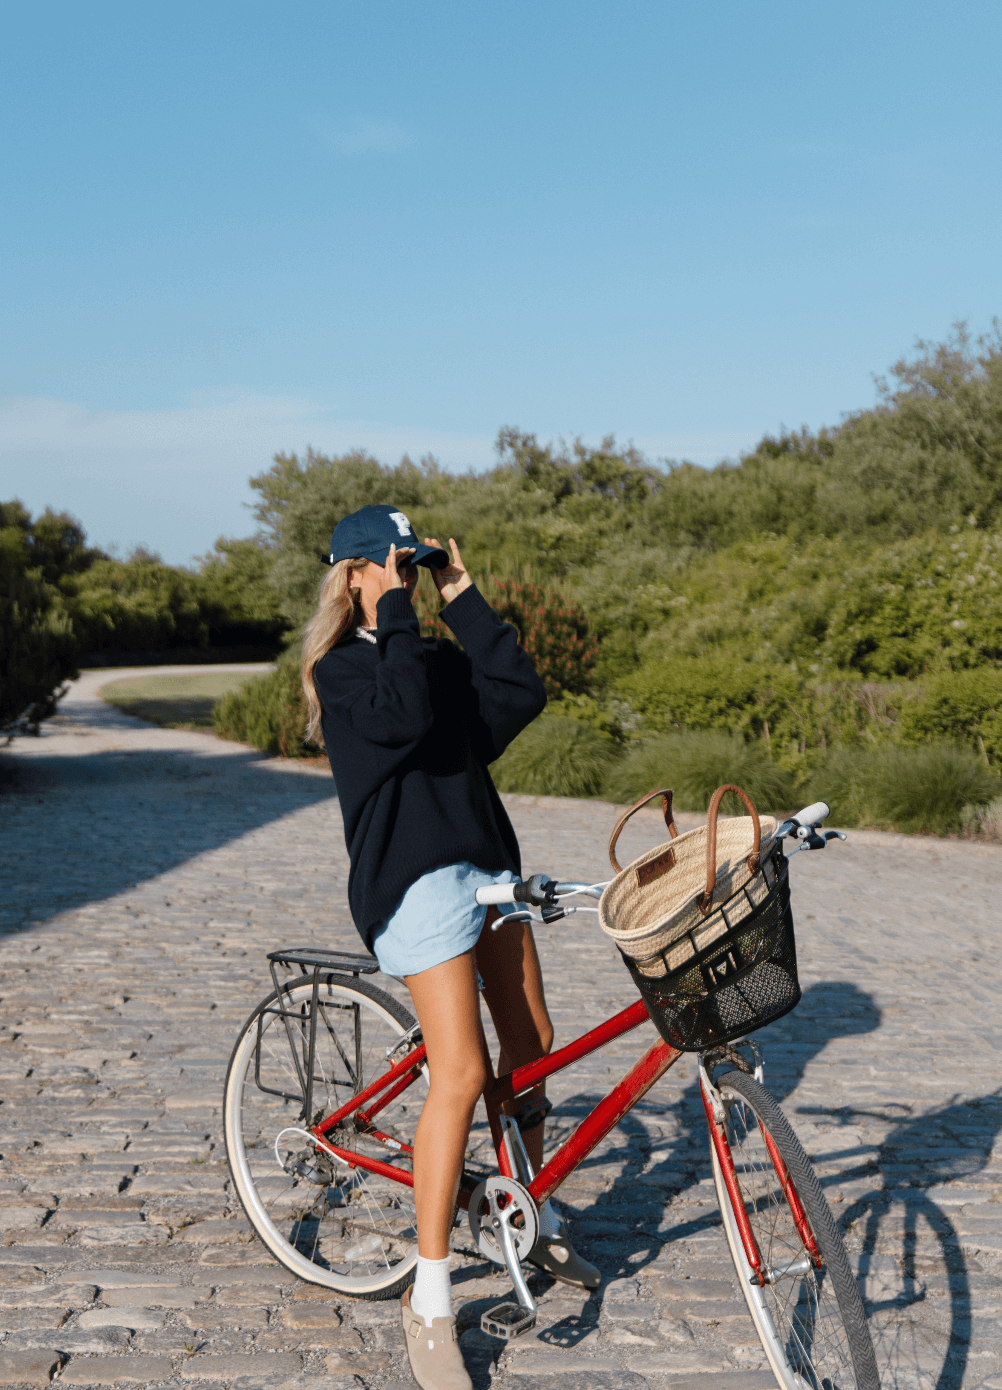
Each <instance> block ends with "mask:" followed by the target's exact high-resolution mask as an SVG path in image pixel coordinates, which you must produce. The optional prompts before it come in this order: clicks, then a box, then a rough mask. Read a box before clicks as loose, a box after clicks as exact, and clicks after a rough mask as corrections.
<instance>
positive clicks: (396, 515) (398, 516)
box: [390, 512, 411, 536]
mask: <svg viewBox="0 0 1002 1390" xmlns="http://www.w3.org/2000/svg"><path fill="white" fill-rule="evenodd" d="M390 520H391V521H394V522H396V526H397V530H398V531H399V532H400V534H401V535H402V536H409V535H410V534H411V524H410V522H409V521H408V520H407V518H406V517H405V516H404V514H403V512H390Z"/></svg>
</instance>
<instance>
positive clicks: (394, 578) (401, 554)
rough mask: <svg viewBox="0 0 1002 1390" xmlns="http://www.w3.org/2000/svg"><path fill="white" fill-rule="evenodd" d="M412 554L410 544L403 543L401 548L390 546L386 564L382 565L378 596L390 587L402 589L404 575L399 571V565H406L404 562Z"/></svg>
mask: <svg viewBox="0 0 1002 1390" xmlns="http://www.w3.org/2000/svg"><path fill="white" fill-rule="evenodd" d="M413 554H414V547H413V546H412V545H405V546H404V548H403V550H398V549H397V547H396V546H395V545H391V546H390V553H389V555H387V557H386V564H385V565H384V566H383V573H382V575H381V576H380V580H379V597H380V598H382V596H383V594H386V593H389V591H390V590H391V589H402V588H403V587H404V577H403V575H402V574H401V573H400V570H399V568H398V566H399V565H401V564H403V565H405V566H406V562H407V561H408V560H409V559H410V557H411V556H412V555H413Z"/></svg>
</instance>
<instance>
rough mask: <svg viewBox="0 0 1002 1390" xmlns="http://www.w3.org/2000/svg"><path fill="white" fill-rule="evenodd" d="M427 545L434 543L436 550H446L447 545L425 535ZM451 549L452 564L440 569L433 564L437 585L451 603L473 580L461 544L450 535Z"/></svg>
mask: <svg viewBox="0 0 1002 1390" xmlns="http://www.w3.org/2000/svg"><path fill="white" fill-rule="evenodd" d="M424 543H425V545H433V546H434V547H435V549H436V550H444V549H445V546H444V545H442V544H441V543H440V542H439V541H437V540H436V539H435V537H434V536H425V538H424ZM449 549H450V550H451V551H452V564H451V565H443V566H442V568H441V569H440V570H437V569H435V568H434V566H431V567H430V568H431V577H432V579H434V581H435V587H436V588H437V589H438V592H439V593H440V594H441V595H442V597H443V598H444V599H445V601H446V603H451V602H452V600H453V599H454V598H458V597H459V595H460V594H461V593H462V592H463V590H464V589H468V588H469V587H470V585H471V584H472V583H473V580H472V579H471V578H470V576H469V575H468V574H467V573H466V566H465V565H464V564H463V557H462V556H461V555H460V553H459V546H458V545H457V544H456V542H455V541H454V540H453V539H452V537H451V536H450V537H449Z"/></svg>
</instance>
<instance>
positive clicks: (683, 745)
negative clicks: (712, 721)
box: [605, 730, 797, 815]
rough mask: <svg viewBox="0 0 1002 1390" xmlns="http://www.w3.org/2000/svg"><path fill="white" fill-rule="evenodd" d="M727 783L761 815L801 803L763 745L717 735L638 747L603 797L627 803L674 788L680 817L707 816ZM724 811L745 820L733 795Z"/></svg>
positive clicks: (666, 738)
mask: <svg viewBox="0 0 1002 1390" xmlns="http://www.w3.org/2000/svg"><path fill="white" fill-rule="evenodd" d="M725 782H734V783H736V784H737V785H738V786H739V787H742V788H743V789H744V790H745V791H746V792H747V793H748V795H749V796H750V797H751V799H752V801H754V803H755V805H756V806H757V807H758V808H759V810H761V811H788V810H791V809H793V808H794V803H795V802H796V800H797V787H796V782H795V779H794V778H793V776H792V775H791V774H790V773H788V772H785V771H784V770H783V769H782V768H780V767H777V765H776V764H775V763H774V762H773V761H772V759H771V758H770V757H769V754H768V753H767V752H766V750H765V748H764V747H763V746H762V744H761V743H758V742H755V743H746V742H745V741H744V739H743V738H741V736H740V735H739V734H728V733H724V732H722V731H718V730H707V731H705V732H691V733H673V734H662V735H661V736H659V737H657V738H652V739H648V740H646V741H645V742H643V743H641V744H638V745H637V746H636V747H634V748H633V749H631V750H630V752H628V753H627V754H626V756H625V757H624V758H623V759H622V761H621V762H619V763H618V764H617V765H616V766H614V767H613V768H611V769H610V772H609V776H608V777H607V779H606V783H605V794H606V796H608V797H609V799H610V800H611V801H616V802H624V803H625V802H630V801H636V800H637V799H638V798H639V797H641V796H643V794H644V792H648V791H651V790H652V789H653V788H654V787H671V788H672V790H673V791H674V793H675V805H676V806H677V807H678V809H679V810H680V811H705V810H706V808H707V806H709V804H710V797H711V796H712V795H713V793H714V792H715V791H716V789H717V787H720V786H723V784H724V783H725ZM721 809H722V810H723V812H724V814H725V815H745V814H747V813H746V811H745V809H744V805H743V803H742V802H741V801H739V800H738V798H737V797H736V796H733V795H729V796H727V797H725V798H724V804H723V806H722V808H721Z"/></svg>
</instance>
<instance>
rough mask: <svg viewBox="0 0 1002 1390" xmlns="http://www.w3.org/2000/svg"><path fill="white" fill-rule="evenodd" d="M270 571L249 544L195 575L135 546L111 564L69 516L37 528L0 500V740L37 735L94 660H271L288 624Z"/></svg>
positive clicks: (235, 546)
mask: <svg viewBox="0 0 1002 1390" xmlns="http://www.w3.org/2000/svg"><path fill="white" fill-rule="evenodd" d="M272 564H273V556H271V555H270V553H269V552H268V551H267V549H266V548H265V547H262V546H261V545H260V544H258V542H256V541H252V540H244V541H227V540H220V541H218V542H217V544H216V547H215V551H214V553H213V554H211V555H208V556H206V557H205V558H204V559H203V561H202V563H201V568H200V570H199V571H195V570H186V569H180V568H178V567H176V566H174V565H165V564H164V563H163V561H162V560H161V559H160V557H159V556H157V555H154V554H152V553H150V552H148V551H145V550H142V549H139V550H137V551H135V552H134V553H133V554H132V555H131V556H129V558H128V559H127V560H116V559H112V558H111V557H110V556H108V555H104V554H102V552H101V551H99V550H95V549H93V548H90V547H88V546H87V545H86V543H85V538H84V533H83V529H82V528H81V526H80V525H79V523H78V522H76V521H74V520H73V518H72V517H70V516H67V515H65V514H64V513H56V512H53V511H51V510H47V511H45V512H44V513H43V514H42V515H41V516H40V517H38V518H37V519H36V520H34V521H33V520H32V517H31V514H30V513H29V512H28V510H27V509H26V508H25V507H24V506H22V504H21V503H20V502H17V501H14V502H4V503H0V653H2V655H0V663H2V664H0V731H10V730H12V729H14V728H17V727H25V728H29V729H34V730H36V731H37V728H38V722H39V720H41V719H45V718H47V717H48V716H49V715H51V714H52V713H54V711H55V705H56V696H57V692H58V691H59V688H60V686H61V685H62V683H63V682H64V681H65V680H67V679H68V678H71V677H72V676H74V675H75V674H76V667H77V665H78V663H83V664H88V663H92V662H93V661H94V660H95V658H96V659H97V660H98V661H102V660H105V661H106V660H109V659H110V660H114V658H115V657H116V656H119V657H121V656H122V654H127V655H128V656H129V657H138V659H139V660H140V661H141V660H142V659H143V656H144V655H155V656H159V657H161V658H162V656H163V654H164V653H165V652H170V651H182V652H183V653H184V656H185V658H186V659H189V660H190V659H191V657H192V656H198V655H199V654H200V653H205V654H206V655H208V654H209V653H210V651H211V652H212V654H213V655H215V657H216V659H219V657H220V656H222V657H224V658H225V657H227V656H228V657H229V658H230V659H240V660H253V659H260V658H261V657H269V656H273V655H276V654H277V653H278V651H279V650H280V649H281V645H282V643H281V637H282V634H283V633H284V631H285V627H286V624H285V620H284V619H283V618H282V617H281V614H280V612H279V603H278V595H277V591H276V589H275V586H274V585H273V584H272V582H271V568H272Z"/></svg>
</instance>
